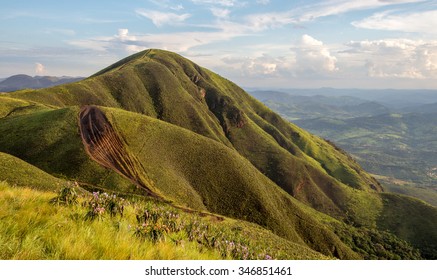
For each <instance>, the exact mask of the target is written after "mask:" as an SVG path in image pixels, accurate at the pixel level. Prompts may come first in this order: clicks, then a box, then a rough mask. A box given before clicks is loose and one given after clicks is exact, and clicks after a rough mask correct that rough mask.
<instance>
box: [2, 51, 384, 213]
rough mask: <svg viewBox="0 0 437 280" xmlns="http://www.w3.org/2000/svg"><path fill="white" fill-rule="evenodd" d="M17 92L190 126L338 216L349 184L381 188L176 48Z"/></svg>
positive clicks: (347, 161)
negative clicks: (89, 74)
mask: <svg viewBox="0 0 437 280" xmlns="http://www.w3.org/2000/svg"><path fill="white" fill-rule="evenodd" d="M10 96H13V97H16V98H20V99H24V100H32V101H33V102H40V103H44V104H50V105H52V106H59V107H62V106H70V105H89V104H95V105H103V106H106V107H114V108H121V109H124V110H129V111H133V112H137V113H141V114H144V115H147V116H151V117H153V118H157V119H160V120H164V121H166V122H169V123H172V124H174V125H177V126H180V127H184V128H187V129H189V130H191V131H193V132H196V133H198V134H201V135H204V136H206V137H208V138H211V139H213V140H216V141H218V142H221V143H223V144H225V145H226V146H228V147H232V148H234V149H236V150H237V151H238V152H239V153H240V154H241V155H243V156H244V157H246V158H247V159H249V161H250V162H251V163H252V164H253V165H254V166H255V167H257V168H258V169H259V170H260V171H261V172H263V173H264V174H266V176H267V177H269V178H271V179H272V180H273V181H274V182H275V183H277V184H278V185H279V186H280V187H281V188H283V189H284V190H285V191H287V192H288V193H289V194H292V195H293V196H295V197H296V198H298V199H299V200H301V201H303V202H305V203H306V204H308V205H311V206H313V207H315V208H316V209H319V210H321V211H323V212H325V213H329V214H332V215H335V216H338V217H341V216H344V213H345V212H346V206H345V205H344V203H342V201H344V197H345V196H347V192H348V190H347V189H348V186H349V187H352V188H356V189H362V190H366V191H373V190H380V189H381V187H380V186H379V184H378V183H377V182H376V181H375V180H374V179H373V178H371V177H370V176H369V175H368V174H367V173H366V172H364V171H363V170H362V169H361V168H360V167H359V166H358V165H357V164H356V163H355V162H354V161H353V160H352V159H351V158H350V157H348V156H347V155H345V154H344V153H342V152H341V151H338V150H336V149H335V147H332V146H331V145H329V144H327V143H326V142H325V141H323V140H321V139H319V138H317V137H315V136H312V135H310V134H309V133H306V132H305V131H303V130H301V129H300V128H298V127H296V126H294V125H292V124H290V123H288V122H286V121H284V120H282V119H281V118H280V117H279V116H278V115H277V114H275V113H273V112H272V111H270V110H269V109H268V108H266V107H265V106H264V105H262V104H261V103H260V102H258V101H257V100H255V99H253V98H252V97H250V96H249V95H248V94H247V93H246V92H245V91H243V90H242V89H241V88H239V87H238V86H236V85H235V84H233V83H232V82H230V81H228V80H226V79H224V78H222V77H220V76H218V75H216V74H214V73H212V72H211V71H208V70H207V69H204V68H201V67H199V66H197V65H196V64H194V63H192V62H191V61H189V60H187V59H185V58H183V57H181V56H179V55H177V54H174V53H170V52H165V51H160V50H148V51H144V52H141V53H138V54H136V55H133V56H131V57H128V58H126V59H124V60H122V61H120V62H118V63H116V64H114V65H112V66H110V67H108V68H107V69H105V70H103V71H101V72H99V73H97V74H96V75H94V76H93V77H91V78H88V79H86V80H84V81H80V82H78V83H74V84H69V85H64V86H59V87H54V88H50V89H44V90H39V91H21V92H16V93H11V94H10Z"/></svg>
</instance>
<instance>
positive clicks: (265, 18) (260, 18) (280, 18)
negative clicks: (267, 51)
mask: <svg viewBox="0 0 437 280" xmlns="http://www.w3.org/2000/svg"><path fill="white" fill-rule="evenodd" d="M296 22H297V21H296V19H295V18H294V17H293V16H292V15H291V13H290V12H283V13H263V14H252V15H248V16H246V17H245V25H246V26H247V28H250V29H251V30H252V31H263V30H266V29H272V28H277V27H281V26H284V25H287V24H290V23H296Z"/></svg>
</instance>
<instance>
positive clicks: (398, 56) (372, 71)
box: [347, 39, 437, 79]
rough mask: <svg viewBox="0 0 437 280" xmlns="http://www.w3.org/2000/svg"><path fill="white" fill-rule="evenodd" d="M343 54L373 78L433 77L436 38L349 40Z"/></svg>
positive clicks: (436, 68)
mask: <svg viewBox="0 0 437 280" xmlns="http://www.w3.org/2000/svg"><path fill="white" fill-rule="evenodd" d="M347 46H348V47H349V49H348V50H347V55H348V56H349V58H352V59H354V60H356V61H360V63H361V65H362V66H363V67H364V68H365V69H366V71H367V74H368V76H369V77H374V78H407V79H435V78H437V41H423V40H409V39H385V40H375V41H367V40H366V41H353V42H350V43H348V44H347Z"/></svg>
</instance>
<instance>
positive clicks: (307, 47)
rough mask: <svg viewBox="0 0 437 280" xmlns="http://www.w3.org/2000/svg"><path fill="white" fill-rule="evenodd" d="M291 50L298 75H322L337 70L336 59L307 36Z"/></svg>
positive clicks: (326, 49) (317, 41)
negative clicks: (294, 55) (294, 56)
mask: <svg viewBox="0 0 437 280" xmlns="http://www.w3.org/2000/svg"><path fill="white" fill-rule="evenodd" d="M293 50H294V51H295V53H296V63H297V70H296V71H297V72H298V73H299V74H300V75H308V74H310V75H314V74H322V75H324V74H328V73H332V72H335V71H337V70H338V67H337V64H336V63H337V58H336V57H335V56H333V55H331V53H330V51H329V49H328V47H327V46H325V45H324V44H323V42H322V41H319V40H316V39H314V38H313V37H311V36H309V35H307V34H305V35H303V36H302V38H301V42H300V44H298V45H297V47H295V48H293Z"/></svg>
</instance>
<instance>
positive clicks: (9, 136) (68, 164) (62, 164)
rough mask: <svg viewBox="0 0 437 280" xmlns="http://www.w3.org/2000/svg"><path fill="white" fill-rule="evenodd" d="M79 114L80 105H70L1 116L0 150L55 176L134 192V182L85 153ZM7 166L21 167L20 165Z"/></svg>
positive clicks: (92, 185) (11, 166) (11, 167)
mask: <svg viewBox="0 0 437 280" xmlns="http://www.w3.org/2000/svg"><path fill="white" fill-rule="evenodd" d="M78 114H79V108H77V107H69V108H63V109H58V110H48V111H47V110H42V111H37V112H33V113H29V114H25V115H19V116H10V117H7V118H1V119H0V135H1V137H0V152H4V153H8V154H10V155H13V156H15V157H18V158H20V159H21V160H24V161H26V162H27V163H29V164H31V165H34V166H36V167H38V168H39V169H42V170H44V171H45V172H47V173H49V174H51V175H54V176H56V177H61V178H67V179H69V180H77V181H79V182H83V183H85V184H87V185H89V186H90V187H103V188H106V189H117V190H122V191H135V189H136V187H135V186H134V185H133V184H132V183H131V182H129V181H127V180H125V179H124V178H122V177H121V176H120V175H118V174H117V173H115V172H114V171H112V170H109V169H104V168H103V167H101V166H99V165H98V164H97V163H96V162H94V161H93V160H92V159H90V158H89V156H88V155H87V154H86V152H85V149H84V146H83V144H82V140H81V137H80V134H79V127H78ZM8 168H10V169H15V168H17V169H18V170H19V166H13V165H10V166H9V167H8ZM17 172H18V171H17ZM0 179H1V178H0ZM29 184H30V183H29Z"/></svg>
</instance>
